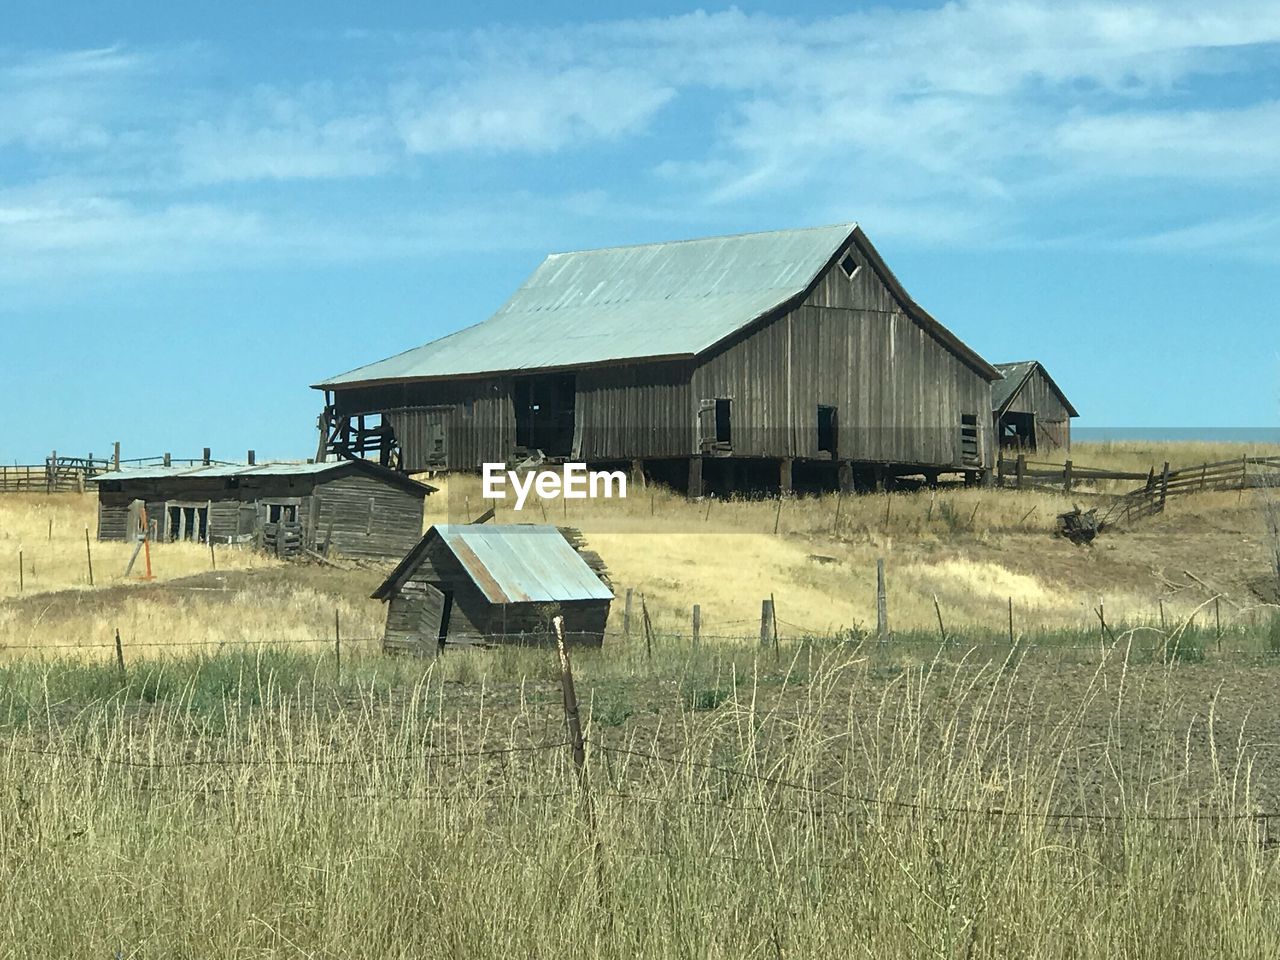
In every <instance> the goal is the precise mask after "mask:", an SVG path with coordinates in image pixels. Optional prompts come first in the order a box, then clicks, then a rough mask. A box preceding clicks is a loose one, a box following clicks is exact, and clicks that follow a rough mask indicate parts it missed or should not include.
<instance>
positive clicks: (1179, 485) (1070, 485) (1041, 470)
mask: <svg viewBox="0 0 1280 960" xmlns="http://www.w3.org/2000/svg"><path fill="white" fill-rule="evenodd" d="M998 477H999V483H1000V485H1001V486H1003V487H1010V488H1013V489H1019V490H1020V489H1048V490H1061V491H1064V492H1066V493H1070V492H1072V491H1073V490H1074V489H1075V488H1076V485H1077V484H1081V483H1096V482H1098V481H1126V480H1139V481H1141V482H1142V486H1140V487H1137V488H1136V489H1133V490H1130V491H1128V492H1126V493H1123V494H1120V495H1118V496H1116V498H1115V499H1114V501H1113V502H1112V503H1111V505H1110V506H1109V507H1108V509H1107V510H1106V511H1105V514H1104V516H1103V519H1104V520H1105V521H1106V522H1109V523H1119V522H1130V521H1133V520H1139V519H1141V518H1143V517H1149V516H1152V515H1153V514H1157V513H1161V512H1163V511H1164V508H1165V505H1166V503H1168V501H1169V499H1170V498H1171V497H1178V496H1183V495H1185V494H1188V493H1203V492H1206V491H1213V490H1219V491H1221V490H1250V489H1259V488H1264V487H1280V457H1247V456H1242V457H1233V458H1232V459H1230V460H1218V461H1216V462H1214V463H1201V464H1197V465H1195V466H1191V467H1182V468H1180V469H1177V470H1173V469H1170V467H1169V464H1168V462H1166V463H1165V464H1164V466H1163V467H1162V468H1161V469H1160V470H1159V471H1157V470H1156V469H1155V468H1152V469H1151V470H1150V471H1148V472H1147V473H1133V472H1128V471H1123V470H1102V469H1098V468H1096V467H1086V466H1082V465H1080V464H1075V463H1072V461H1070V460H1068V461H1066V462H1065V463H1063V464H1054V463H1041V462H1036V461H1030V460H1027V459H1026V457H1025V456H1021V455H1020V456H1019V457H1018V458H1017V459H1008V458H1002V459H1001V460H1000V461H999V469H998Z"/></svg>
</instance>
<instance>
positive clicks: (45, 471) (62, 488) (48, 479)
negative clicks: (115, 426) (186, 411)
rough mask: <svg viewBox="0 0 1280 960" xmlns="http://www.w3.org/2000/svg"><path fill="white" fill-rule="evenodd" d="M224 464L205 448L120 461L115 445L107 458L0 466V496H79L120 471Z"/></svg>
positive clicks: (50, 458) (251, 456)
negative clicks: (187, 454) (182, 455)
mask: <svg viewBox="0 0 1280 960" xmlns="http://www.w3.org/2000/svg"><path fill="white" fill-rule="evenodd" d="M249 462H250V463H253V462H254V452H253V451H252V450H250V451H249ZM226 463H228V461H226V460H214V459H212V458H211V457H210V455H209V448H208V447H206V448H205V449H204V450H203V452H202V455H201V456H199V457H191V458H187V459H175V458H174V457H172V456H171V455H170V454H167V453H165V454H162V455H160V456H156V457H134V458H132V459H129V460H122V459H121V458H120V444H118V443H117V444H115V446H114V451H113V453H112V456H111V457H110V458H101V457H95V456H94V455H93V454H89V456H87V457H61V456H59V455H58V452H57V451H56V450H55V451H53V453H52V454H50V455H49V456H47V457H45V460H44V463H32V464H18V463H15V464H12V465H10V466H5V465H3V464H0V493H83V492H84V490H85V489H86V484H87V483H88V481H89V479H90V478H92V477H96V476H98V475H99V474H102V473H107V472H109V471H112V470H119V469H120V468H121V467H158V466H165V467H170V466H188V467H198V466H206V467H207V466H210V465H211V464H226Z"/></svg>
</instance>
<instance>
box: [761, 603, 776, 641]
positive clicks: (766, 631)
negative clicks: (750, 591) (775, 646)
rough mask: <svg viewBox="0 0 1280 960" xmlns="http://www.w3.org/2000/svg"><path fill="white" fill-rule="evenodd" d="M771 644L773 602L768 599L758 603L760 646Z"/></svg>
mask: <svg viewBox="0 0 1280 960" xmlns="http://www.w3.org/2000/svg"><path fill="white" fill-rule="evenodd" d="M772 642H773V601H772V600H770V599H769V598H768V597H766V598H765V599H763V600H761V601H760V646H762V647H767V646H769V644H770V643H772Z"/></svg>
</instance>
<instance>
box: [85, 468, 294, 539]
mask: <svg viewBox="0 0 1280 960" xmlns="http://www.w3.org/2000/svg"><path fill="white" fill-rule="evenodd" d="M266 479H267V478H260V479H259V480H257V481H256V482H255V483H252V484H250V483H248V482H246V483H245V484H244V485H242V486H240V487H238V488H234V489H228V488H227V486H226V480H224V479H218V480H211V479H210V480H201V481H198V480H195V479H182V478H172V479H166V480H137V481H133V482H130V483H128V484H126V485H125V486H124V489H123V490H120V491H112V490H107V489H106V488H105V487H99V490H98V539H99V540H123V539H124V538H125V537H126V535H127V533H128V530H127V527H128V518H129V504H130V503H132V502H133V501H134V500H142V501H144V502H145V503H146V505H147V520H148V521H149V522H154V523H155V525H156V530H157V536H158V537H159V538H160V539H162V540H163V539H165V523H166V519H167V518H166V514H165V507H166V506H167V505H168V504H176V503H184V504H195V505H197V506H207V507H208V509H209V530H208V532H209V536H211V537H213V538H214V540H215V541H218V540H222V541H225V540H227V538H229V537H235V536H237V535H238V534H240V532H241V531H240V507H241V506H242V505H243V504H246V503H250V504H251V503H256V502H259V501H273V500H280V501H285V500H296V501H298V502H299V509H298V513H299V519H300V520H302V522H303V523H305V522H306V517H307V512H308V510H309V506H310V502H309V498H310V494H311V482H310V480H309V479H306V480H304V481H303V482H302V483H301V484H299V485H293V486H291V485H289V484H288V482H287V481H283V480H281V479H276V478H272V480H271V482H266Z"/></svg>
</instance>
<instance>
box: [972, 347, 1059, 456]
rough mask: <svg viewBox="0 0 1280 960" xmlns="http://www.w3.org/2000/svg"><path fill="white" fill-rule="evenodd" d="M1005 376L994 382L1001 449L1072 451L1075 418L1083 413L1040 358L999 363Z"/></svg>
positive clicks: (993, 399)
mask: <svg viewBox="0 0 1280 960" xmlns="http://www.w3.org/2000/svg"><path fill="white" fill-rule="evenodd" d="M995 368H996V369H997V370H999V371H1000V373H1001V374H1003V375H1004V379H1003V380H997V381H996V382H995V383H993V384H991V409H992V418H993V420H994V422H995V432H996V438H997V443H999V445H1000V450H1001V451H1002V452H1003V451H1009V452H1012V453H1032V452H1034V453H1040V454H1054V453H1058V452H1062V453H1069V452H1070V451H1071V418H1072V417H1078V416H1080V414H1079V413H1077V412H1076V408H1075V407H1073V406H1072V405H1071V401H1070V400H1068V399H1067V395H1066V394H1065V393H1063V392H1062V390H1061V389H1060V388H1059V387H1058V385H1057V384H1056V383H1054V382H1053V378H1052V377H1051V376H1049V373H1048V371H1047V370H1045V368H1044V365H1043V364H1041V363H1040V362H1039V361H1038V360H1024V361H1022V362H1020V363H997V364H995Z"/></svg>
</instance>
